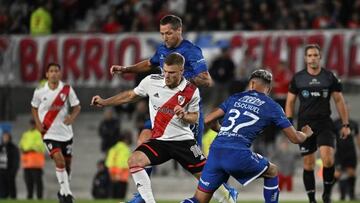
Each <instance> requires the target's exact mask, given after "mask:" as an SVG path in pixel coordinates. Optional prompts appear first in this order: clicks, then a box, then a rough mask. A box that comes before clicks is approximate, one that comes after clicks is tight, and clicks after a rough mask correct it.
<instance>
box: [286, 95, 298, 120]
mask: <svg viewBox="0 0 360 203" xmlns="http://www.w3.org/2000/svg"><path fill="white" fill-rule="evenodd" d="M295 102H296V95H295V94H293V93H291V92H288V94H287V97H286V105H285V114H286V117H288V118H293V117H294V109H295Z"/></svg>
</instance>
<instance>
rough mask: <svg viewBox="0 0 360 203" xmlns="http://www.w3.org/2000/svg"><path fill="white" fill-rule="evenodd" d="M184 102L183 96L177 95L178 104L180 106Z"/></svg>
mask: <svg viewBox="0 0 360 203" xmlns="http://www.w3.org/2000/svg"><path fill="white" fill-rule="evenodd" d="M184 102H185V97H184V96H182V95H179V96H178V104H179V105H180V106H181V105H183V104H184Z"/></svg>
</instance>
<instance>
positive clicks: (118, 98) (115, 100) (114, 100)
mask: <svg viewBox="0 0 360 203" xmlns="http://www.w3.org/2000/svg"><path fill="white" fill-rule="evenodd" d="M140 98H141V97H140V96H139V95H137V94H135V92H134V90H127V91H124V92H121V93H119V94H117V95H115V96H112V97H110V98H107V99H103V98H101V97H100V96H99V95H96V96H94V97H93V98H92V99H91V105H93V106H97V107H104V106H114V105H121V104H126V103H130V102H135V101H137V100H139V99H140Z"/></svg>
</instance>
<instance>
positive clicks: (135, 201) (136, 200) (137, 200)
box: [128, 120, 152, 203]
mask: <svg viewBox="0 0 360 203" xmlns="http://www.w3.org/2000/svg"><path fill="white" fill-rule="evenodd" d="M150 138H151V121H150V120H147V121H146V122H145V124H144V129H143V130H142V131H141V132H140V134H139V137H138V140H137V146H140V145H141V144H142V143H144V142H146V141H148V140H149V139H150ZM145 171H146V173H147V174H148V176H149V177H151V172H152V166H146V167H145ZM128 202H129V203H144V199H143V198H142V197H141V195H140V194H139V193H137V192H136V193H134V196H133V198H132V199H131V200H129V201H128Z"/></svg>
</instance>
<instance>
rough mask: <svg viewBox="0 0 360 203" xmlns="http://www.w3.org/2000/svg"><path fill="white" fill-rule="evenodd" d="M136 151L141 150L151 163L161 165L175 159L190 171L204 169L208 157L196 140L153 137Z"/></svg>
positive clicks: (197, 171)
mask: <svg viewBox="0 0 360 203" xmlns="http://www.w3.org/2000/svg"><path fill="white" fill-rule="evenodd" d="M135 151H141V152H143V153H145V154H146V156H147V157H148V158H149V160H150V162H151V165H160V164H162V163H165V162H166V161H168V160H170V159H174V160H176V161H177V162H179V163H180V164H181V166H182V167H183V168H185V169H186V170H187V171H189V172H190V173H192V174H194V173H199V172H201V171H202V169H203V167H204V165H205V162H206V158H205V156H204V154H203V153H202V151H201V149H200V147H199V146H198V145H197V143H196V141H195V140H184V141H162V140H156V139H151V140H149V141H148V142H145V143H143V144H142V145H140V146H139V147H138V148H136V149H135Z"/></svg>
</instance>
